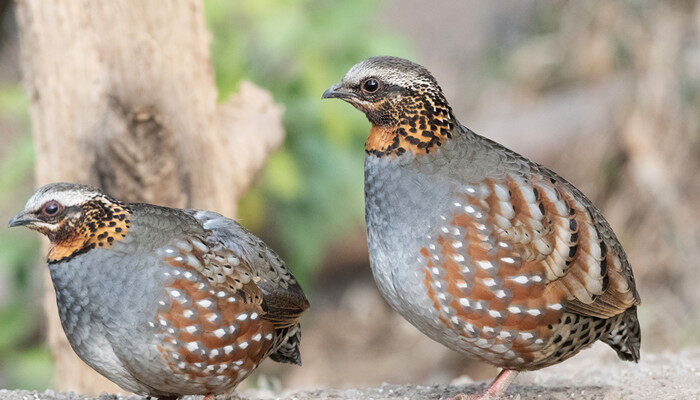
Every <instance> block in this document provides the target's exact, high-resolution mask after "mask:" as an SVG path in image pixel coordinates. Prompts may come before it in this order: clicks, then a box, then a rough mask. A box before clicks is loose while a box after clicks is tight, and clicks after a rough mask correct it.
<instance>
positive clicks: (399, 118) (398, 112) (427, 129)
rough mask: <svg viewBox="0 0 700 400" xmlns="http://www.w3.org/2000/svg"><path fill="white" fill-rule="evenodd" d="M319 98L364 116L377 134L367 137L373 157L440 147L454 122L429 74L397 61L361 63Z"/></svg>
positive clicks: (383, 59)
mask: <svg viewBox="0 0 700 400" xmlns="http://www.w3.org/2000/svg"><path fill="white" fill-rule="evenodd" d="M322 97H323V98H339V99H342V100H344V101H346V102H348V103H350V104H352V105H353V106H354V107H355V108H357V109H358V110H360V111H362V112H363V113H364V114H365V115H366V116H367V119H368V120H369V121H370V122H371V123H372V128H373V129H375V130H378V131H381V133H378V134H377V136H378V137H375V138H373V137H372V133H370V138H369V139H368V143H367V146H366V150H367V151H368V153H370V154H375V155H378V156H382V155H386V154H397V155H401V154H403V153H405V152H406V151H411V152H414V153H427V152H429V151H430V150H431V149H432V148H434V147H436V146H440V145H442V144H443V142H444V140H445V139H447V138H449V137H450V135H451V131H452V129H453V128H454V126H455V124H456V121H455V118H454V116H453V114H452V109H451V108H450V106H449V104H448V102H447V100H446V99H445V96H444V94H443V92H442V89H441V88H440V85H439V84H438V83H437V81H436V80H435V78H434V77H433V75H432V74H431V73H430V71H428V70H427V69H426V68H425V67H423V66H421V65H418V64H416V63H414V62H412V61H409V60H405V59H402V58H397V57H389V56H381V57H372V58H368V59H367V60H364V61H361V62H359V63H357V64H355V65H354V66H353V67H352V68H350V70H349V71H348V72H347V73H346V74H345V77H344V78H343V80H342V81H341V82H340V83H338V84H336V85H333V86H331V87H330V88H328V90H326V91H325V92H324V93H323V96H322ZM375 133H377V132H375Z"/></svg>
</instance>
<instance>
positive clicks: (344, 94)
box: [321, 83, 355, 99]
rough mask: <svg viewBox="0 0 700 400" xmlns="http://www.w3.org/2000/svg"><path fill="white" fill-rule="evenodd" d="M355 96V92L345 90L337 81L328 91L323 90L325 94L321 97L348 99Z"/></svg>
mask: <svg viewBox="0 0 700 400" xmlns="http://www.w3.org/2000/svg"><path fill="white" fill-rule="evenodd" d="M354 96H355V94H354V93H352V92H348V91H346V90H344V89H343V87H342V85H341V84H340V83H336V84H335V85H333V86H331V87H329V88H328V89H326V91H325V92H323V94H322V95H321V98H322V99H348V98H351V97H354Z"/></svg>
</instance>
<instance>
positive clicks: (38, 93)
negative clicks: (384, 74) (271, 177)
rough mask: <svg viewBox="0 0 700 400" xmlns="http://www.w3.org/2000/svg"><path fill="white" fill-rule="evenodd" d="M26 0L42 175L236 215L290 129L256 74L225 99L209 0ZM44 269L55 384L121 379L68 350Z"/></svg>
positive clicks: (20, 13)
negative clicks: (212, 43) (208, 21)
mask: <svg viewBox="0 0 700 400" xmlns="http://www.w3.org/2000/svg"><path fill="white" fill-rule="evenodd" d="M17 3H18V6H17V18H18V22H19V27H20V43H21V51H22V69H23V72H24V80H25V84H26V88H27V92H28V94H29V98H30V101H31V107H30V111H31V122H32V127H33V135H34V146H35V150H36V181H37V184H38V185H43V184H46V183H49V182H55V181H69V182H80V183H87V184H92V185H95V186H99V187H102V188H103V189H104V190H105V191H106V192H108V193H110V194H112V195H113V196H115V197H117V198H119V199H123V200H126V201H145V202H152V203H157V204H162V205H168V206H173V207H194V208H203V209H210V210H216V211H218V212H221V213H223V214H224V215H227V216H231V217H233V216H234V215H235V213H236V204H237V199H238V197H239V196H240V194H241V193H242V192H243V190H245V188H246V187H247V186H248V185H249V184H250V182H251V180H252V178H253V177H254V175H255V174H256V172H257V171H258V170H259V169H260V168H261V167H262V165H263V162H264V160H265V158H266V157H267V154H268V152H269V151H271V150H272V149H274V148H275V147H277V146H278V145H279V144H280V143H281V141H282V139H283V136H284V134H283V131H282V127H281V114H282V111H281V107H279V106H276V105H275V104H274V103H273V101H272V98H271V96H270V95H269V94H268V93H267V92H265V91H263V90H261V89H259V88H257V87H255V86H253V85H252V84H250V83H242V84H241V87H240V92H239V93H238V94H236V95H234V96H233V97H232V98H231V99H229V100H228V101H227V102H225V103H224V104H221V105H217V91H216V87H215V84H214V78H213V76H214V74H213V70H212V66H211V62H210V55H209V40H210V38H209V33H208V32H207V30H206V25H205V21H204V13H203V6H202V4H201V3H200V1H198V0H179V1H155V0H151V1H141V0H110V1H80V0H63V1H60V2H57V1H41V0H18V2H17ZM47 276H48V274H47ZM47 281H48V282H49V284H48V285H47V288H46V290H45V293H44V295H45V299H46V300H45V304H46V310H47V315H48V320H49V322H48V341H49V344H50V346H51V350H52V354H53V356H54V358H55V365H56V376H55V386H56V387H57V388H58V389H60V390H71V391H76V392H81V393H85V394H97V393H100V392H102V391H107V392H115V391H119V390H120V389H118V388H117V387H116V386H114V385H113V384H111V383H109V382H108V381H107V380H106V379H104V378H102V377H101V376H99V375H98V374H97V373H95V372H94V371H92V370H91V369H90V368H89V367H87V366H86V365H85V364H83V363H82V362H81V361H80V360H79V359H78V358H77V357H76V356H75V354H74V353H73V351H72V350H71V348H70V346H69V345H68V342H67V341H66V338H65V336H64V333H63V330H62V329H61V327H60V322H59V320H58V314H57V312H56V311H57V310H56V305H55V300H54V299H55V296H54V293H53V288H52V287H51V284H50V280H49V279H47Z"/></svg>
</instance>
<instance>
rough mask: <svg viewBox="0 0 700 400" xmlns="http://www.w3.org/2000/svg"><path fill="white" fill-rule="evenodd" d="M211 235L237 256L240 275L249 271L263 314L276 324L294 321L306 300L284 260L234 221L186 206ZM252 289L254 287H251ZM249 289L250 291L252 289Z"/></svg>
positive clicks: (282, 324) (281, 325) (281, 324)
mask: <svg viewBox="0 0 700 400" xmlns="http://www.w3.org/2000/svg"><path fill="white" fill-rule="evenodd" d="M187 212H188V213H190V215H192V216H193V217H195V219H197V221H199V223H200V224H201V225H202V227H203V228H204V229H205V230H207V231H210V232H211V239H210V240H213V241H215V242H216V243H218V244H219V245H220V246H221V247H222V249H223V250H225V251H226V252H229V253H230V254H231V255H232V256H234V257H236V258H238V259H240V262H241V266H243V265H244V266H245V268H240V271H241V272H238V274H244V275H243V279H246V278H247V274H249V275H250V278H251V281H252V282H254V284H255V288H256V289H257V290H258V292H257V293H259V294H260V295H261V305H262V308H263V310H264V315H263V318H265V319H267V320H269V321H272V322H273V323H274V325H275V328H285V327H291V326H293V325H295V324H296V323H297V322H298V321H299V318H300V317H301V314H302V312H304V311H305V310H306V309H308V307H309V302H308V300H307V299H306V296H305V295H304V292H303V291H302V289H301V287H300V286H299V284H298V283H297V281H296V280H295V279H294V277H293V276H292V274H291V272H290V271H289V269H287V267H286V266H285V264H284V262H283V261H282V260H281V259H280V258H279V256H277V254H275V253H274V252H273V251H272V250H271V249H270V248H269V247H267V245H265V243H263V242H262V241H261V240H260V239H258V238H257V237H255V236H254V235H253V234H251V233H250V232H248V230H246V229H245V228H243V227H242V226H241V225H240V224H238V223H237V222H235V221H233V220H231V219H229V218H226V217H224V216H222V215H220V214H218V213H215V212H211V211H198V210H188V211H187ZM253 292H254V291H253ZM251 293H252V292H251Z"/></svg>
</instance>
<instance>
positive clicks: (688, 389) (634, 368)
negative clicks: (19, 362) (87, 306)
mask: <svg viewBox="0 0 700 400" xmlns="http://www.w3.org/2000/svg"><path fill="white" fill-rule="evenodd" d="M610 353H611V352H609V351H607V349H605V348H604V347H603V346H602V345H601V346H595V347H594V348H593V349H591V350H588V351H587V352H584V353H583V354H580V355H579V356H577V357H575V358H573V359H572V360H570V361H567V362H565V363H563V364H559V365H557V366H554V367H550V368H546V369H544V370H542V371H537V372H530V373H523V374H521V375H520V376H519V377H518V378H517V379H516V381H515V382H514V384H513V385H511V387H510V388H509V390H508V392H507V393H506V395H505V397H504V398H505V399H519V400H546V399H554V400H564V399H583V400H587V399H603V400H622V399H640V400H645V399H653V400H656V399H664V400H672V399H679V400H680V399H682V400H685V399H700V350H694V351H689V350H685V351H683V352H680V353H675V354H670V353H669V354H656V355H649V354H646V355H643V357H642V361H641V362H640V363H639V364H636V365H635V364H631V363H623V362H620V361H619V360H617V359H616V358H615V357H614V356H613V355H611V354H610ZM485 385H486V382H470V381H469V380H468V379H461V378H460V379H457V380H455V381H454V382H453V384H451V385H418V386H417V385H392V384H382V385H381V386H379V387H371V388H357V389H343V390H339V389H315V390H308V391H298V392H285V391H283V392H282V393H277V394H276V393H272V392H270V391H265V390H245V391H243V392H242V393H240V394H239V395H238V396H230V397H229V396H217V399H222V400H223V399H226V398H231V399H237V400H253V399H285V400H304V399H373V400H380V399H435V400H437V399H446V398H450V397H452V396H455V395H456V394H458V393H477V392H479V391H480V390H483V388H484V387H485ZM0 399H5V400H35V399H36V400H38V399H42V400H83V399H85V398H84V397H82V396H79V395H76V394H73V393H55V392H52V391H46V392H43V393H37V392H29V391H9V390H0ZM99 399H100V400H117V399H119V400H122V399H123V400H135V399H137V397H134V396H122V395H101V396H99ZM188 399H190V400H194V399H201V396H200V397H188Z"/></svg>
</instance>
